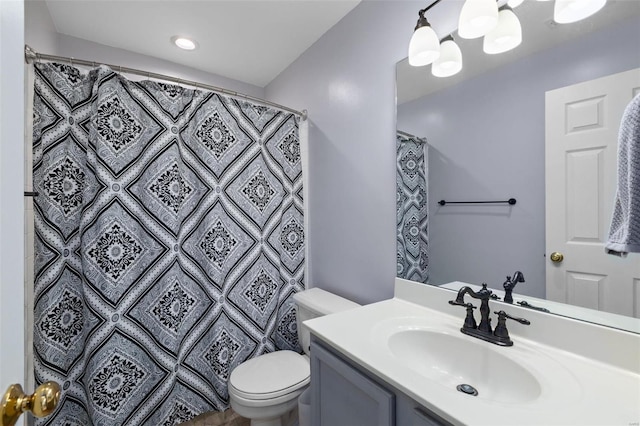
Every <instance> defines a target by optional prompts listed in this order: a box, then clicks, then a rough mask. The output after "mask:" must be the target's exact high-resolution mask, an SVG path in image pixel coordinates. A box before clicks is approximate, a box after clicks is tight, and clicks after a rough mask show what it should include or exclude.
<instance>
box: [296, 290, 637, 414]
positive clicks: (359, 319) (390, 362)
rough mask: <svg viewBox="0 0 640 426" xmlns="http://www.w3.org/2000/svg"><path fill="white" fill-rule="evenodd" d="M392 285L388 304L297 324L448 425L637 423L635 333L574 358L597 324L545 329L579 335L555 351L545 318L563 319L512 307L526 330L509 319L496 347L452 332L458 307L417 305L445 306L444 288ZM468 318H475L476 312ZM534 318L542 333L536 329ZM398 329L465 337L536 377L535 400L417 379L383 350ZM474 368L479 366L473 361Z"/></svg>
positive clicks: (460, 315) (416, 368) (458, 320)
mask: <svg viewBox="0 0 640 426" xmlns="http://www.w3.org/2000/svg"><path fill="white" fill-rule="evenodd" d="M398 285H399V286H400V287H401V288H400V289H399V290H398V287H396V298H394V299H390V300H386V301H382V302H379V303H374V304H371V305H367V306H363V307H361V308H357V309H353V310H350V311H345V312H341V313H337V314H333V315H329V316H326V317H320V318H317V319H313V320H309V321H306V322H305V323H304V324H305V326H307V327H309V329H310V330H311V332H312V333H313V335H315V336H316V337H318V338H320V339H321V340H322V341H323V342H325V343H326V344H327V345H328V346H329V347H331V348H333V349H334V350H336V351H337V352H339V353H341V354H342V355H344V356H345V357H346V358H348V359H350V360H351V361H352V362H354V363H356V364H358V365H359V366H361V367H363V368H364V369H365V370H367V371H369V372H370V373H372V374H373V375H375V376H378V377H379V378H381V379H382V380H384V381H386V382H388V383H389V384H390V385H392V386H393V387H395V388H397V389H398V390H400V391H401V392H403V393H405V394H407V395H408V396H410V397H411V398H413V399H415V400H416V401H417V402H419V403H420V404H422V405H423V406H424V407H426V408H427V409H429V410H431V411H433V412H434V413H436V414H437V415H439V416H441V417H442V418H444V419H446V420H448V421H450V422H452V423H454V424H469V425H483V424H485V425H624V426H628V425H633V424H637V423H638V422H640V374H639V373H640V336H638V335H631V334H630V333H624V334H620V333H623V332H620V331H619V330H613V329H612V330H611V333H613V334H612V335H609V334H607V338H608V340H607V343H608V344H614V345H616V346H612V347H608V348H607V349H606V350H604V351H603V350H602V348H594V351H593V353H575V352H573V351H572V350H571V349H576V350H579V349H580V348H583V347H587V346H585V344H584V342H580V340H581V339H584V338H585V333H587V334H588V327H598V326H594V325H591V324H583V323H578V322H574V323H575V324H574V323H570V324H569V325H568V326H567V324H566V323H562V324H561V325H560V326H558V327H551V328H557V329H558V330H560V331H563V330H566V327H570V328H571V327H575V330H576V331H578V332H579V333H578V334H579V335H576V334H574V335H567V336H564V339H565V340H566V341H567V342H568V343H567V344H566V345H564V347H561V348H558V347H555V346H553V345H549V344H548V342H553V341H554V336H551V337H550V338H548V336H547V334H551V335H553V333H554V332H555V331H554V330H553V329H551V330H550V329H549V328H550V327H548V325H549V324H548V321H554V322H555V321H565V322H566V321H571V320H569V319H566V318H560V317H553V316H551V315H547V314H542V313H530V311H529V310H526V309H524V308H519V309H520V310H519V311H518V308H513V309H515V310H516V311H517V312H515V313H514V312H513V309H512V310H511V312H510V313H511V314H514V315H519V316H524V317H527V318H529V319H530V320H531V321H532V327H534V329H533V330H529V332H528V333H526V334H527V335H528V337H525V336H524V335H522V334H519V333H518V332H517V331H518V330H519V327H520V328H521V327H524V326H520V325H519V324H517V325H512V324H515V323H513V322H512V321H510V322H509V323H508V326H509V330H510V334H511V337H512V340H513V341H514V342H515V344H514V346H512V347H501V346H497V345H494V344H492V343H489V342H484V341H482V340H480V339H476V338H473V337H470V336H466V335H463V334H462V333H460V331H459V329H460V327H461V326H462V323H463V319H464V314H465V312H464V309H460V308H459V307H452V306H444V307H443V308H442V309H433V308H432V307H428V306H425V305H429V303H428V302H424V300H433V301H434V302H433V303H434V304H436V303H437V304H444V305H446V299H449V298H452V293H451V292H450V291H447V290H443V289H438V288H436V287H431V286H415V285H414V284H412V283H410V282H408V281H405V280H398V281H397V283H396V286H398ZM403 286H404V287H403ZM416 292H418V293H420V294H419V296H420V297H417V296H416V297H415V298H412V300H414V299H421V301H420V304H418V303H413V302H409V301H407V300H403V299H401V298H399V297H397V296H398V295H399V294H400V295H404V296H405V297H406V295H408V294H415V295H417V294H418V293H416ZM424 292H426V293H424ZM442 292H445V293H442ZM414 301H415V300H414ZM500 309H503V308H502V307H501V308H500ZM493 310H495V309H492V311H493ZM523 311H524V312H523ZM540 315H543V317H540ZM545 315H546V316H545ZM492 316H494V317H495V315H493V314H492ZM476 318H478V319H479V315H478V314H477V313H476ZM536 321H538V323H539V324H540V326H543V327H545V329H546V330H539V329H536V328H535V323H536ZM494 324H495V318H494ZM585 327H587V328H585ZM512 328H513V330H512ZM406 330H434V331H437V332H438V333H445V334H450V335H452V336H456V337H461V338H462V339H469V341H470V342H469V343H472V346H470V347H471V348H472V349H474V348H475V349H476V350H478V351H479V352H482V351H496V352H497V353H498V354H499V355H502V356H506V357H508V358H510V359H511V360H513V361H514V362H516V363H517V364H519V365H520V366H522V367H523V368H524V369H525V370H526V371H528V372H529V373H530V374H531V375H533V376H534V377H535V378H536V379H537V381H538V383H539V384H540V392H539V395H537V396H535V398H530V399H528V400H523V401H518V400H514V401H509V400H508V398H507V399H504V398H503V400H499V398H498V400H496V399H495V398H493V397H491V395H489V396H487V395H488V394H491V392H486V391H485V392H483V389H479V392H480V393H479V395H478V396H477V397H472V396H469V395H465V394H463V393H461V392H459V391H457V390H456V389H455V387H451V386H445V385H444V384H442V383H441V382H438V381H435V380H430V379H428V378H425V376H424V375H423V374H421V371H424V368H425V366H424V365H419V364H420V362H414V363H407V362H406V360H405V361H403V360H401V359H399V358H398V357H397V355H396V354H394V352H393V351H392V350H391V349H390V348H389V345H388V339H389V337H390V336H391V335H393V334H394V333H397V332H399V331H406ZM585 330H587V331H585ZM535 332H540V333H544V334H545V338H544V339H540V340H542V341H543V343H541V342H540V341H538V340H537V339H536V340H534V338H535V336H532V335H535ZM594 333H595V334H594V336H596V337H598V336H600V335H602V333H609V331H607V330H603V328H602V327H599V328H598V329H597V330H595V331H594ZM616 333H618V334H616ZM586 337H587V338H588V336H586ZM573 341H575V342H576V343H575V345H574V344H573V343H572V342H573ZM616 342H617V343H616ZM477 345H479V346H477ZM598 345H600V343H598V342H595V343H594V345H593V346H598ZM568 349H569V350H568ZM621 350H623V351H631V352H632V353H631V354H627V356H620V357H612V358H611V362H607V359H608V358H607V355H606V354H607V351H610V352H613V351H621ZM591 355H593V357H591ZM411 364H413V365H411ZM477 368H483V367H482V365H481V364H479V365H478V367H477ZM488 373H489V374H490V373H491V372H490V371H489V372H488Z"/></svg>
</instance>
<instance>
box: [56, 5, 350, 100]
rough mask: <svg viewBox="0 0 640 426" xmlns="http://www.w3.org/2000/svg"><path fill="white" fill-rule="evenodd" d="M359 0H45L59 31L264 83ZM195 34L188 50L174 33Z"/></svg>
mask: <svg viewBox="0 0 640 426" xmlns="http://www.w3.org/2000/svg"><path fill="white" fill-rule="evenodd" d="M359 2H360V0H288V1H282V0H254V1H245V0H235V1H233V0H231V1H230V0H225V1H223V0H200V1H191V0H162V1H158V0H136V1H132V0H129V1H118V0H46V4H47V7H48V9H49V13H50V14H51V18H52V20H53V23H54V25H55V27H56V30H57V32H58V33H61V34H66V35H70V36H73V37H78V38H81V39H85V40H89V41H93V42H96V43H100V44H104V45H107V46H112V47H117V48H121V49H126V50H129V51H132V52H136V53H140V54H144V55H148V56H153V57H157V58H161V59H165V60H168V61H172V62H176V63H179V64H183V65H187V66H190V67H192V68H196V69H199V70H203V71H207V72H210V73H213V74H218V75H221V76H224V77H228V78H233V79H236V80H240V81H243V82H245V83H249V84H253V85H256V86H259V87H265V86H266V85H267V84H269V83H270V82H271V81H272V80H273V79H274V78H275V77H277V76H278V74H280V72H282V71H283V70H284V69H285V68H287V67H288V66H289V65H290V64H291V63H292V62H293V61H295V60H296V58H298V56H300V54H302V52H304V51H305V50H306V49H308V48H309V47H310V46H311V45H312V44H313V43H314V42H315V41H316V40H318V39H319V38H320V37H321V36H322V35H323V34H324V33H325V32H326V31H327V30H328V29H329V28H331V27H332V26H333V25H335V24H336V23H337V22H338V21H339V20H340V19H342V17H344V16H345V15H346V14H347V13H349V11H351V10H352V9H353V8H354V7H355V6H357V5H358V3H359ZM175 35H180V36H187V37H189V38H192V39H195V40H196V41H197V42H198V44H199V47H198V48H197V49H196V50H194V51H183V50H181V49H178V48H177V47H175V46H174V45H173V44H172V43H171V42H170V38H171V37H172V36H175Z"/></svg>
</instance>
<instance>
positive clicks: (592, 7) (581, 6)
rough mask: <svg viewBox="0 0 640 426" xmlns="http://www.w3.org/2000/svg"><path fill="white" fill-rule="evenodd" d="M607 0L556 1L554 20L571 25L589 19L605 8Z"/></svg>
mask: <svg viewBox="0 0 640 426" xmlns="http://www.w3.org/2000/svg"><path fill="white" fill-rule="evenodd" d="M606 3H607V0H556V4H555V6H554V9H553V20H554V21H556V22H557V23H559V24H569V23H571V22H577V21H580V20H582V19H585V18H588V17H589V16H591V15H593V14H594V13H596V12H597V11H599V10H600V9H602V8H603V7H604V5H605V4H606Z"/></svg>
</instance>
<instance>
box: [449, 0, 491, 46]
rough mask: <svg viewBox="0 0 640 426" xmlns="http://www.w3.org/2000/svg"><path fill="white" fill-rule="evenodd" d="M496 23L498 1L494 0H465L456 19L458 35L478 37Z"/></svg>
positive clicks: (469, 37)
mask: <svg viewBox="0 0 640 426" xmlns="http://www.w3.org/2000/svg"><path fill="white" fill-rule="evenodd" d="M497 24H498V3H496V1H495V0H466V1H465V3H464V5H463V6H462V10H461V11H460V18H459V19H458V35H459V36H460V37H462V38H467V39H471V38H478V37H482V36H483V35H485V34H487V33H488V32H489V31H491V30H492V29H493V28H495V26H496V25H497Z"/></svg>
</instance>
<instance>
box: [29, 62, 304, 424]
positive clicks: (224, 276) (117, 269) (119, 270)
mask: <svg viewBox="0 0 640 426" xmlns="http://www.w3.org/2000/svg"><path fill="white" fill-rule="evenodd" d="M34 92H35V93H34V131H33V136H34V146H33V149H34V164H33V170H34V188H35V189H34V190H35V191H38V192H39V196H38V197H36V199H35V228H36V247H35V253H36V259H35V268H36V270H35V276H36V279H35V317H34V352H35V355H34V357H35V360H34V362H35V375H36V381H37V382H39V383H41V382H44V381H46V380H55V381H57V382H58V383H60V384H61V385H62V389H63V391H62V400H61V408H59V409H58V410H57V411H56V413H55V414H54V415H53V416H51V417H49V418H45V419H41V420H38V421H37V424H55V425H62V424H64V425H91V424H93V425H105V426H106V425H121V424H128V425H153V426H156V425H174V424H178V423H180V422H182V421H185V420H188V419H190V418H192V417H194V416H196V415H197V414H200V413H203V412H205V411H210V410H213V409H215V410H223V409H225V408H226V407H228V401H229V396H228V392H227V381H228V379H229V374H230V372H231V370H233V368H234V367H235V366H237V365H238V364H240V363H241V362H243V361H244V360H246V359H248V358H251V357H254V356H257V355H260V354H263V353H266V352H271V351H274V350H276V349H293V350H298V351H299V346H298V342H297V334H296V322H295V312H294V305H293V300H292V295H293V294H294V293H295V292H297V291H299V290H302V289H303V288H304V282H303V281H304V280H303V276H304V234H303V204H302V172H301V158H300V144H299V136H298V124H299V123H298V118H297V117H296V116H294V115H293V114H289V113H284V112H282V111H280V110H276V109H272V108H269V107H265V106H259V105H255V104H252V103H249V102H245V101H238V100H236V99H233V98H229V97H225V96H220V95H218V94H214V93H211V92H206V91H200V90H191V89H186V88H182V87H180V86H174V85H168V84H163V83H158V82H153V81H141V82H133V81H129V80H127V79H126V78H124V77H123V76H122V75H119V74H117V73H114V72H113V71H112V70H110V69H109V68H107V67H104V66H102V67H100V68H96V69H93V70H91V71H90V72H81V71H80V70H78V69H76V68H73V67H70V66H67V65H61V64H36V65H35V86H34Z"/></svg>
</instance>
